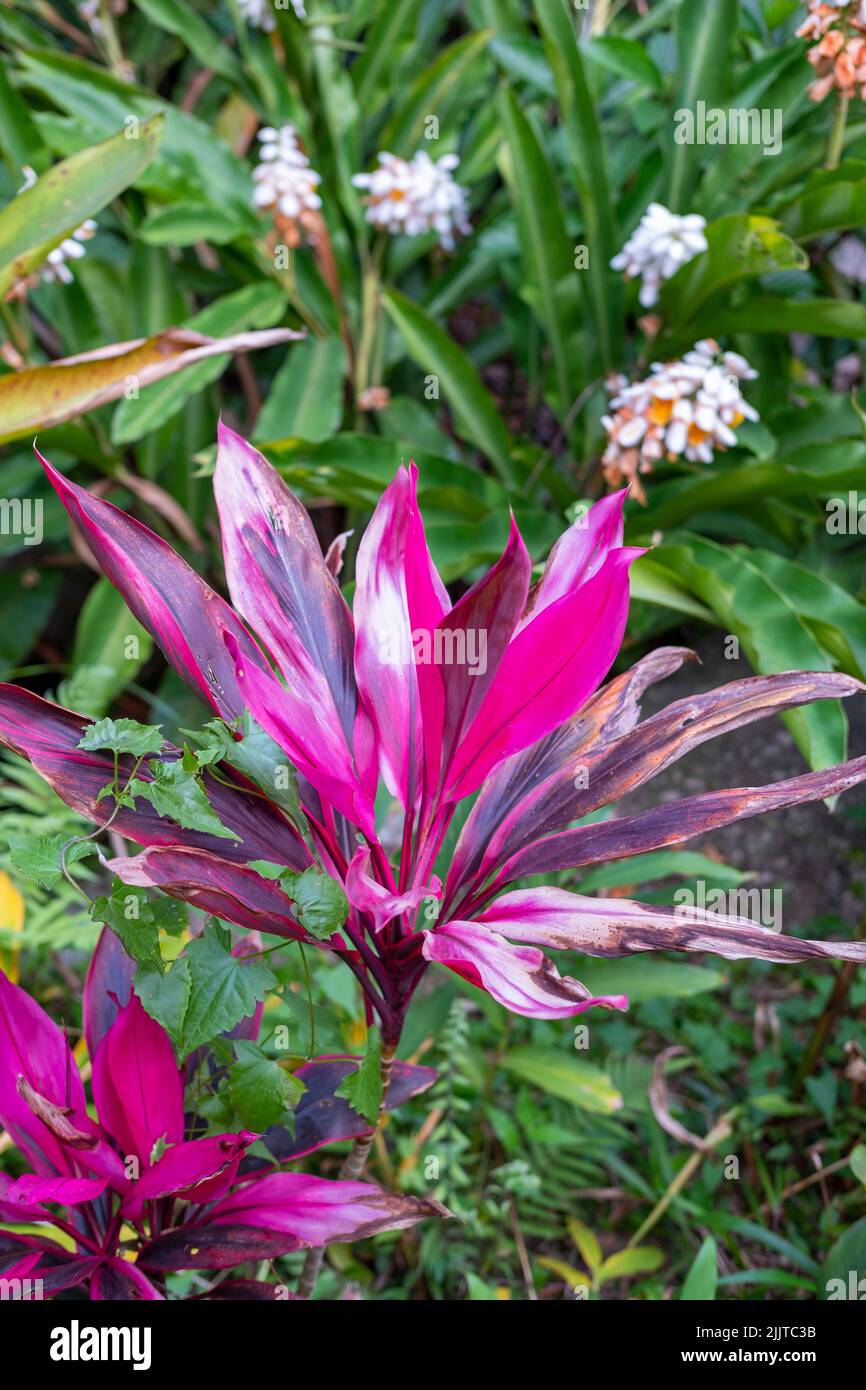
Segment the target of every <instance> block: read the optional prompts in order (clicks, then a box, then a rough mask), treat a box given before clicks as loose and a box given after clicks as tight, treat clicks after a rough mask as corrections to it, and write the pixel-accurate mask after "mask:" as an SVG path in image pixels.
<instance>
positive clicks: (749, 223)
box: [660, 212, 809, 337]
mask: <svg viewBox="0 0 866 1390" xmlns="http://www.w3.org/2000/svg"><path fill="white" fill-rule="evenodd" d="M705 235H706V238H707V249H706V251H702V252H701V253H700V255H698V256H694V257H693V258H692V260H690V261H688V262H687V263H686V264H685V265H684V266H681V268H680V269H679V270H678V271H677V273H676V275H674V276H672V277H671V279H670V280H668V281H667V282H666V283H665V285H664V286H663V288H662V292H661V297H660V308H661V311H662V313H663V314H664V316H665V318H666V319H667V320H668V322H669V323H670V324H672V325H673V326H674V327H676V328H677V329H678V330H679V332H680V333H681V334H682V335H686V333H687V332H688V333H689V334H691V335H692V336H694V335H695V334H697V336H699V337H700V336H702V334H703V328H702V329H701V332H700V333H698V332H697V329H692V328H688V329H687V327H686V325H691V324H693V323H694V321H695V319H696V318H697V317H698V311H699V310H700V309H701V308H702V306H703V305H704V304H705V303H706V301H707V300H708V299H710V298H711V296H713V295H717V294H720V293H721V292H722V291H724V290H728V289H730V288H731V287H732V286H733V285H736V284H738V283H739V282H740V281H742V280H747V279H749V278H754V277H755V276H758V275H766V274H769V273H770V272H771V271H782V270H802V269H804V268H805V267H806V266H807V265H808V263H809V260H808V257H807V256H806V253H805V252H804V251H803V250H802V249H801V248H800V247H799V246H798V245H797V244H796V242H793V241H792V240H791V239H790V237H787V236H785V234H784V233H783V232H782V231H781V230H780V227H779V224H778V222H775V221H774V220H773V219H772V218H771V217H757V216H749V215H748V214H746V213H739V212H734V213H730V214H729V215H728V216H726V217H719V218H717V220H716V221H715V222H710V223H709V224H708V226H707V228H706V233H705Z"/></svg>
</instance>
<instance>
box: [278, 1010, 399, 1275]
mask: <svg viewBox="0 0 866 1390" xmlns="http://www.w3.org/2000/svg"><path fill="white" fill-rule="evenodd" d="M398 1043H399V1038H397V1039H394V1041H393V1042H383V1043H382V1057H381V1061H380V1063H379V1075H380V1076H381V1078H382V1098H381V1100H380V1101H379V1114H378V1115H377V1117H376V1123H375V1125H374V1126H373V1128H372V1129H371V1130H370V1132H369V1134H362V1135H361V1136H360V1138H358V1139H356V1140H355V1142H354V1144H353V1145H352V1147H351V1149H350V1150H349V1152H348V1154H347V1155H346V1157H345V1158H344V1160H343V1163H342V1165H341V1167H340V1179H341V1181H343V1182H354V1181H356V1180H357V1179H358V1178H359V1177H360V1176H361V1174H362V1173H363V1171H364V1165H365V1164H366V1162H367V1157H368V1155H369V1153H370V1150H371V1148H372V1147H373V1140H374V1139H375V1137H376V1135H377V1134H378V1132H379V1130H380V1129H381V1128H382V1124H383V1122H384V1119H385V1106H386V1104H387V1101H388V1089H389V1087H390V1085H391V1070H392V1068H393V1065H394V1057H395V1055H396V1052H397V1045H398ZM325 1249H326V1247H325V1246H324V1245H322V1246H320V1247H319V1249H318V1250H311V1251H310V1252H309V1254H308V1255H307V1258H306V1260H305V1262H304V1268H303V1270H302V1271H301V1277H300V1279H299V1280H298V1297H299V1298H312V1296H313V1291H314V1289H315V1287H316V1281H317V1280H318V1277H319V1271H320V1269H321V1268H322V1262H323V1260H324V1258H325Z"/></svg>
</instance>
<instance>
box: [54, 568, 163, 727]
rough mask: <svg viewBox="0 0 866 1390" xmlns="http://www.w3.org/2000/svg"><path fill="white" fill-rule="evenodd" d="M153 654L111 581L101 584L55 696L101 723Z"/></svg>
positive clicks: (88, 606)
mask: <svg viewBox="0 0 866 1390" xmlns="http://www.w3.org/2000/svg"><path fill="white" fill-rule="evenodd" d="M152 651H153V638H152V637H151V635H150V633H149V632H148V631H147V630H146V629H145V628H143V627H142V625H141V623H140V622H139V621H138V620H137V619H136V618H134V617H133V616H132V614H131V613H130V611H129V609H128V608H127V606H126V603H125V602H124V599H123V596H122V595H121V594H119V593H118V591H117V590H116V589H115V587H114V585H113V584H110V583H109V581H108V580H107V579H98V580H97V581H96V583H95V584H94V586H93V588H92V589H91V590H90V593H89V594H88V595H87V598H86V599H85V600H84V604H83V606H82V609H81V613H80V616H79V618H78V623H77V625H76V628H75V643H74V646H73V649H72V670H71V672H70V674H69V675H68V676H67V677H66V679H65V680H63V681H61V682H60V685H59V687H58V691H57V696H58V699H59V701H60V703H61V704H63V705H66V706H67V707H68V708H69V709H74V710H77V711H78V712H79V713H80V714H88V715H90V717H91V718H93V719H95V718H97V717H98V716H99V715H101V714H104V713H105V711H106V709H107V708H108V706H109V705H110V704H111V703H112V701H113V700H115V699H116V698H117V696H118V695H119V694H120V693H121V691H122V690H124V689H125V688H126V686H127V685H128V684H129V682H130V681H131V680H133V679H134V678H135V676H137V675H138V672H139V671H140V670H141V668H142V666H143V665H144V663H145V662H146V661H147V660H148V659H149V657H150V655H151V652H152ZM127 722H129V723H131V722H132V721H131V720H130V721H127ZM130 751H131V750H130ZM143 751H147V752H157V751H158V750H157V749H146V750H143Z"/></svg>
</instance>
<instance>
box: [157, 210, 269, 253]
mask: <svg viewBox="0 0 866 1390" xmlns="http://www.w3.org/2000/svg"><path fill="white" fill-rule="evenodd" d="M260 230H261V223H260V221H259V219H258V218H257V217H256V215H255V213H254V212H253V211H252V210H251V209H250V211H249V214H248V215H245V213H244V210H243V209H242V208H236V207H231V208H224V207H214V206H212V205H211V204H209V203H192V202H190V203H172V204H171V205H170V206H168V207H163V208H156V209H154V211H153V212H150V213H149V214H148V216H147V217H146V218H145V219H144V221H143V222H142V224H141V226H140V227H139V229H138V236H139V239H140V240H141V241H144V242H146V243H147V245H148V246H195V244H196V243H197V242H199V241H208V242H210V243H211V244H212V245H214V246H224V245H226V244H227V243H228V242H231V241H237V240H238V239H239V238H241V237H255V236H257V235H258V233H259V232H260Z"/></svg>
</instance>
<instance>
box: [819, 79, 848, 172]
mask: <svg viewBox="0 0 866 1390" xmlns="http://www.w3.org/2000/svg"><path fill="white" fill-rule="evenodd" d="M847 119H848V93H847V92H839V93H838V94H837V97H836V113H835V115H834V117H833V125H832V127H831V130H830V139H829V140H828V141H827V158H826V159H825V160H824V168H825V169H838V168H839V160H840V159H841V158H842V150H843V147H844V145H845V122H846V121H847Z"/></svg>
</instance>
